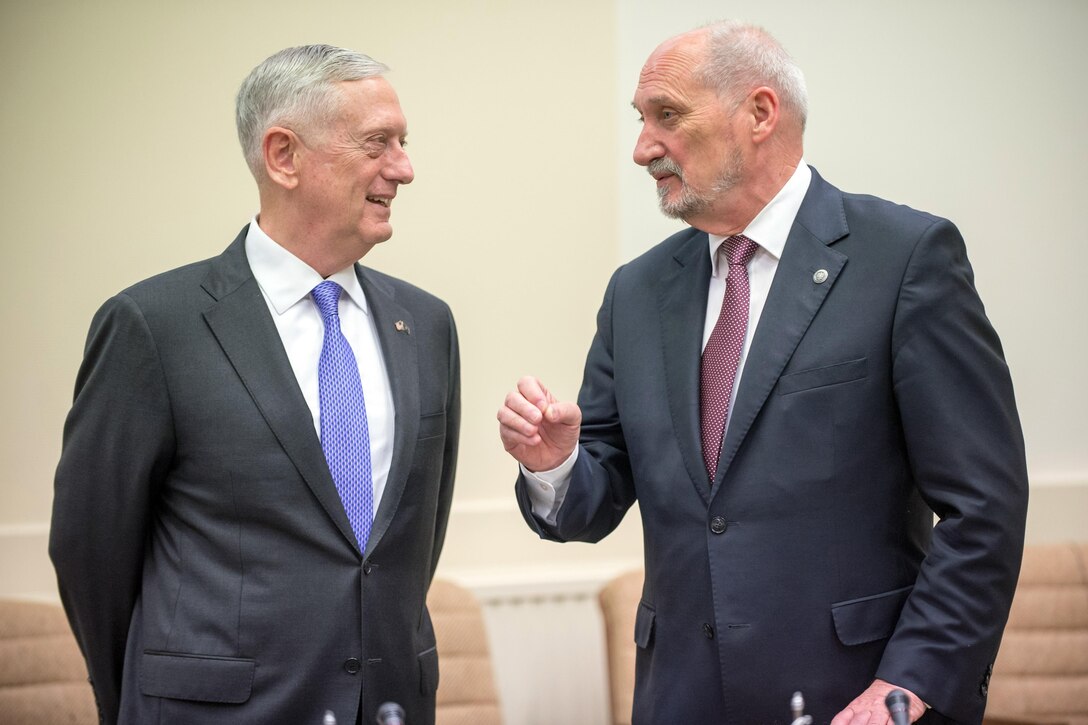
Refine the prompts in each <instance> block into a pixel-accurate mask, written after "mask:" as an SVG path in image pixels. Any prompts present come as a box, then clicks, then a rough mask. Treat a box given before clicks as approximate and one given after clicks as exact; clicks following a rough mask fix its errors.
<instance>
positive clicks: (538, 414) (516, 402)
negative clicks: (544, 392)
mask: <svg viewBox="0 0 1088 725" xmlns="http://www.w3.org/2000/svg"><path fill="white" fill-rule="evenodd" d="M503 409H505V410H509V411H510V412H511V413H513V414H514V415H517V416H520V417H522V418H524V419H525V420H527V421H528V422H529V423H532V424H533V425H536V424H537V423H540V422H541V421H543V420H544V410H543V409H542V408H539V407H537V405H536V404H535V403H533V402H532V401H530V400H528V399H527V398H526V397H525V396H524V395H522V394H521V392H520V391H517V390H512V391H510V392H509V393H507V394H506V399H505V400H504V401H503V408H501V409H500V410H503Z"/></svg>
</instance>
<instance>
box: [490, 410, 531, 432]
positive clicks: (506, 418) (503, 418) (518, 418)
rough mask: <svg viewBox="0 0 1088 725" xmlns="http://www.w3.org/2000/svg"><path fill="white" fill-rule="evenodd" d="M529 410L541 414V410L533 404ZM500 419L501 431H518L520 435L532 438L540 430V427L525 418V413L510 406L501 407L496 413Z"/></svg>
mask: <svg viewBox="0 0 1088 725" xmlns="http://www.w3.org/2000/svg"><path fill="white" fill-rule="evenodd" d="M528 407H529V410H531V411H535V412H536V415H537V416H540V411H538V410H537V409H536V408H534V407H532V406H528ZM495 417H496V418H497V419H498V421H499V433H500V434H502V432H503V431H504V430H505V431H510V432H511V433H517V434H518V435H521V436H524V437H527V438H531V437H533V436H536V435H537V434H538V433H539V432H540V430H539V427H538V426H537V425H536V424H535V423H532V422H530V421H528V420H526V419H525V416H524V415H521V414H519V413H518V412H517V411H515V410H512V409H511V408H510V407H508V406H504V407H502V408H499V412H498V413H497V414H496V415H495Z"/></svg>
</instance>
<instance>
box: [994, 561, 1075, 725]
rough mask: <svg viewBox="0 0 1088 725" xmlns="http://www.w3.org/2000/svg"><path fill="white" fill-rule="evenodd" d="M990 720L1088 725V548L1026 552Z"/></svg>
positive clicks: (996, 670)
mask: <svg viewBox="0 0 1088 725" xmlns="http://www.w3.org/2000/svg"><path fill="white" fill-rule="evenodd" d="M986 714H987V716H991V715H992V716H998V717H1008V718H1022V719H1025V720H1030V721H1032V722H1038V723H1066V724H1068V725H1088V542H1079V543H1068V544H1047V545H1041V544H1040V545H1034V546H1029V547H1027V548H1025V549H1024V564H1023V566H1022V567H1021V569H1020V582H1019V583H1018V584H1017V587H1016V597H1015V598H1014V599H1013V603H1012V611H1011V612H1010V614H1009V623H1008V626H1007V627H1006V628H1005V636H1004V638H1003V639H1002V640H1001V651H1000V652H999V653H998V656H997V662H995V663H994V674H993V677H992V678H991V680H990V696H989V704H988V706H987V709H986Z"/></svg>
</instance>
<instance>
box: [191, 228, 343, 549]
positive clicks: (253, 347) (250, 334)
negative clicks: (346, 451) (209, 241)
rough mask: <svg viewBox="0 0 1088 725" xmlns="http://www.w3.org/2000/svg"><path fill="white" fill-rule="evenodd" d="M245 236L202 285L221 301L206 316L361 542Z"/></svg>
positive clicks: (304, 468) (305, 469) (333, 511)
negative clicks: (257, 276)
mask: <svg viewBox="0 0 1088 725" xmlns="http://www.w3.org/2000/svg"><path fill="white" fill-rule="evenodd" d="M245 237H246V230H244V229H243V230H242V233H241V234H240V235H239V236H238V238H237V239H235V240H234V243H233V244H231V245H230V247H228V248H227V250H226V251H225V252H223V254H222V255H220V257H219V258H217V259H216V260H215V261H214V262H212V267H211V270H210V271H209V273H208V276H207V278H206V279H205V280H204V282H203V285H202V286H203V287H204V289H205V290H206V291H207V292H208V294H210V295H211V296H212V297H213V298H214V299H215V303H214V304H213V305H212V306H211V307H209V308H208V309H207V310H206V311H205V312H204V320H205V321H206V322H207V323H208V327H210V328H211V331H212V334H214V335H215V338H216V340H218V341H219V345H220V347H222V348H223V352H224V353H225V354H226V356H227V357H228V358H229V359H230V362H231V364H232V365H233V366H234V369H235V371H236V372H237V373H238V377H239V378H241V380H242V383H243V384H244V385H245V386H246V389H247V390H248V391H249V394H250V395H251V396H252V397H253V400H254V402H255V403H256V404H257V408H258V409H259V410H260V411H261V415H262V416H264V419H265V421H266V422H267V423H268V426H269V427H270V428H271V429H272V432H273V434H275V436H276V439H277V440H278V441H279V442H280V445H281V446H283V450H284V451H285V452H286V453H287V455H288V456H289V457H290V459H291V461H292V462H293V463H294V465H295V468H296V469H298V472H299V474H300V475H301V476H302V478H303V480H305V481H306V484H307V485H308V486H309V487H310V490H311V491H313V494H314V496H315V497H316V498H317V500H318V501H319V502H320V503H321V506H322V507H323V508H324V509H325V512H326V513H327V514H328V516H329V518H331V519H332V520H333V522H334V523H335V524H336V527H337V528H338V529H340V532H341V533H342V534H343V535H344V537H345V538H346V539H347V540H348V541H350V542H351V543H352V544H353V545H355V534H354V533H353V532H352V530H351V524H350V523H349V522H348V517H347V514H346V513H345V512H344V505H343V503H342V502H341V501H340V495H339V494H338V493H337V491H336V485H335V484H334V483H333V480H332V476H331V475H330V474H329V467H328V464H327V463H326V461H325V454H324V453H323V452H322V450H321V442H320V441H319V440H318V437H317V434H316V433H315V431H314V424H313V416H312V415H311V414H310V409H309V407H308V406H307V405H306V399H305V398H304V397H303V395H302V390H300V389H299V386H298V380H297V379H296V378H295V374H294V371H293V370H292V369H291V363H290V361H289V360H288V358H287V353H286V351H285V350H284V348H283V342H282V341H281V340H280V336H279V332H278V331H277V330H276V325H275V323H274V322H273V321H272V316H271V315H270V314H269V312H268V305H267V303H266V302H265V300H264V296H263V295H262V294H261V289H260V287H259V286H258V285H257V280H256V279H255V278H254V277H253V273H252V271H251V270H250V268H249V263H248V262H247V261H246V256H245Z"/></svg>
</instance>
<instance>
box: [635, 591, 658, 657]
mask: <svg viewBox="0 0 1088 725" xmlns="http://www.w3.org/2000/svg"><path fill="white" fill-rule="evenodd" d="M656 616H657V614H656V613H655V612H654V608H653V607H651V606H650V605H649V604H647V603H646V602H639V603H638V612H636V613H635V644H637V645H638V646H639V647H641V648H642V649H646V648H647V647H649V646H650V641H651V640H652V639H653V636H654V618H655V617H656Z"/></svg>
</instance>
